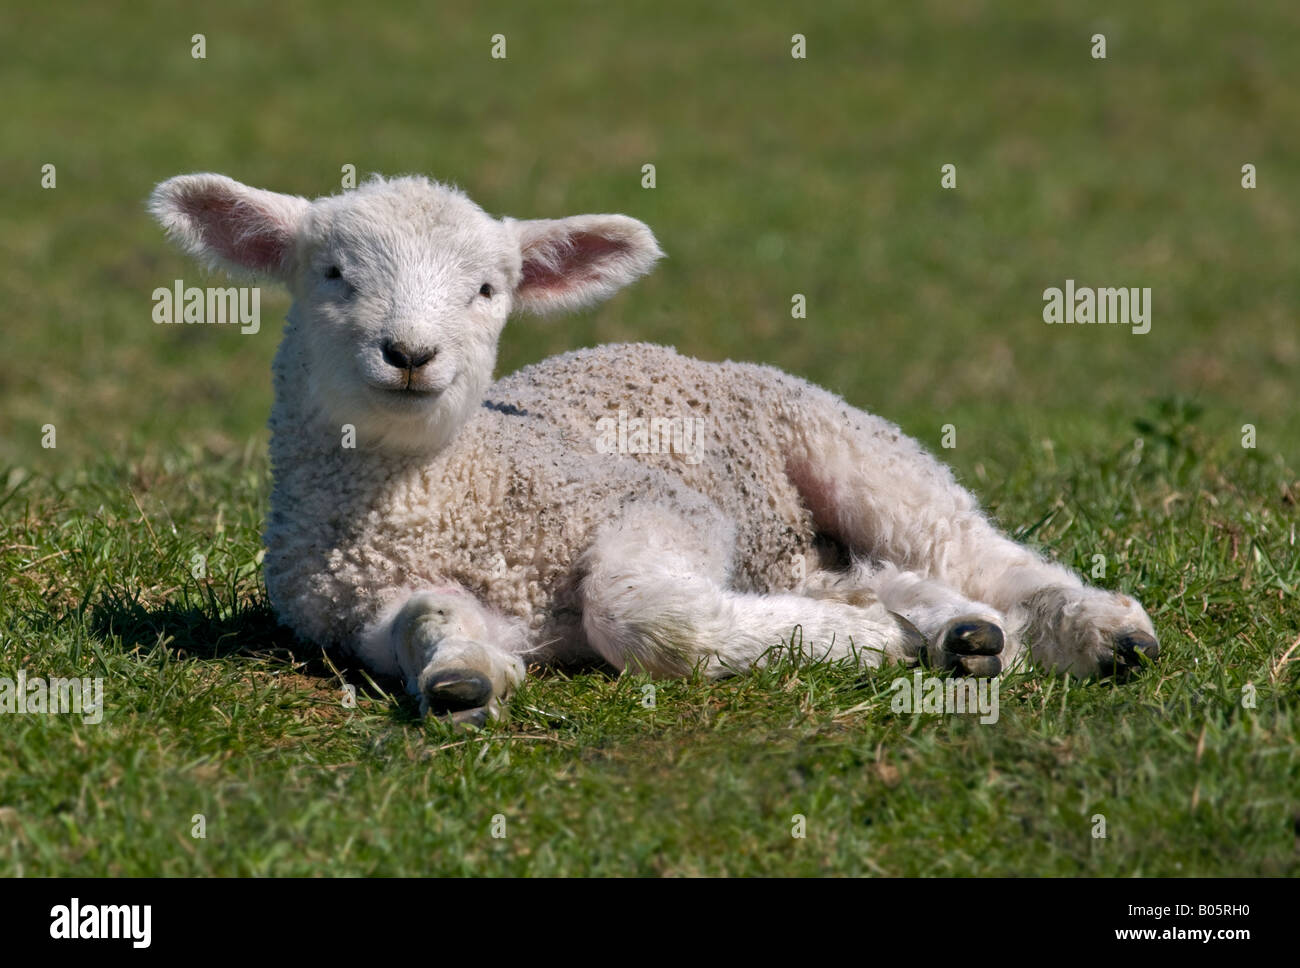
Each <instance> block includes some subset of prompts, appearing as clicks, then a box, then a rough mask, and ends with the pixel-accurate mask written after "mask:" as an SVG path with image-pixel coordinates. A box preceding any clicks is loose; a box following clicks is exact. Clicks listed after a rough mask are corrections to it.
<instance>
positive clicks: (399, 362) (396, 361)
mask: <svg viewBox="0 0 1300 968" xmlns="http://www.w3.org/2000/svg"><path fill="white" fill-rule="evenodd" d="M379 351H380V352H381V353H383V354H384V362H385V363H387V364H388V365H389V366H395V367H397V368H398V369H399V370H405V369H407V368H408V367H410V365H411V354H410V351H408V350H407V348H406V347H405V346H403V345H402V344H401V343H394V342H393V341H392V340H385V341H384V345H383V346H381V347H380V348H379Z"/></svg>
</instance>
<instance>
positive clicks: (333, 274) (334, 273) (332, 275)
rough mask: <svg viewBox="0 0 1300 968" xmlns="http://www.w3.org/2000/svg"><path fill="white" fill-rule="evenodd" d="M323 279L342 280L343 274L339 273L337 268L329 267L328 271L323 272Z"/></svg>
mask: <svg viewBox="0 0 1300 968" xmlns="http://www.w3.org/2000/svg"><path fill="white" fill-rule="evenodd" d="M325 278H326V279H342V278H343V273H342V272H340V271H339V267H338V266H330V267H329V268H328V269H326V270H325Z"/></svg>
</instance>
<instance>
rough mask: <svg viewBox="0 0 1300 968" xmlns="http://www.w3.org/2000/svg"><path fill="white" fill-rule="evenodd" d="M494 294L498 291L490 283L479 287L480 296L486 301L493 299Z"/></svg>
mask: <svg viewBox="0 0 1300 968" xmlns="http://www.w3.org/2000/svg"><path fill="white" fill-rule="evenodd" d="M494 292H496V290H495V289H493V288H492V283H490V282H485V283H483V285H481V286H479V287H478V294H479V295H480V296H482V297H483V298H484V299H491V298H492V293H494Z"/></svg>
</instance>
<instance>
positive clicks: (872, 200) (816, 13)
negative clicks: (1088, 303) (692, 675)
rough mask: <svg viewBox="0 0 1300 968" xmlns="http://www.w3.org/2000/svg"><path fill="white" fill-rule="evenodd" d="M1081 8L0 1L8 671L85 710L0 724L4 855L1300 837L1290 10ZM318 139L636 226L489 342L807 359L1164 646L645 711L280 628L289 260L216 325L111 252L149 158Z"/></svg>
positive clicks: (970, 870) (1064, 849)
mask: <svg viewBox="0 0 1300 968" xmlns="http://www.w3.org/2000/svg"><path fill="white" fill-rule="evenodd" d="M1084 7H1085V5H1081V4H1074V3H1067V2H1064V0H1061V2H1049V3H1028V2H1025V3H1005V4H1003V3H983V2H967V0H944V2H925V3H918V4H886V3H874V2H872V3H858V2H852V3H850V2H845V3H827V4H803V5H782V4H777V3H768V2H762V3H759V2H746V3H740V2H736V3H729V4H728V3H724V4H715V5H708V9H704V8H703V5H697V4H687V3H681V4H672V3H669V4H665V3H663V2H661V0H656V2H649V0H644V2H643V0H632V2H628V3H620V4H617V5H611V4H596V3H594V2H593V3H554V4H530V5H522V4H519V5H509V6H508V5H501V4H491V3H488V4H484V3H471V2H455V3H439V4H436V5H428V4H416V3H409V4H406V3H396V4H390V5H387V6H386V7H385V8H384V13H383V14H382V15H380V14H378V13H376V12H375V8H373V7H370V6H368V5H365V4H355V3H342V2H339V3H323V4H319V5H313V6H312V7H310V8H308V7H307V6H306V5H303V6H302V7H297V6H295V7H288V6H287V5H286V7H285V9H279V8H269V7H267V6H266V5H263V4H256V3H244V2H234V3H230V4H227V5H225V6H223V7H222V8H220V9H219V10H218V9H217V8H212V7H199V8H196V11H195V12H193V13H187V12H185V11H182V10H178V9H177V8H176V6H175V5H171V4H162V3H131V4H127V3H112V2H108V3H97V4H85V5H83V6H82V7H81V8H80V9H78V8H76V7H75V6H73V5H56V4H37V5H26V6H23V7H21V8H19V7H15V8H14V9H12V10H9V11H7V12H6V16H5V20H6V29H5V30H3V31H0V89H2V90H4V91H5V92H6V95H7V97H6V109H5V111H4V112H0V148H2V149H3V150H2V151H0V175H2V176H3V177H0V305H3V307H4V309H3V313H4V317H5V322H4V327H3V335H4V341H5V342H4V350H3V353H0V582H2V585H0V677H3V676H8V677H13V676H15V675H16V673H17V672H18V671H20V670H22V671H25V672H26V674H27V675H29V676H45V677H50V676H61V675H80V676H101V677H103V679H104V689H105V706H106V710H105V714H104V717H103V722H102V723H101V724H98V725H90V724H86V723H83V722H82V721H81V720H80V719H79V718H77V717H73V716H39V715H4V716H0V873H8V874H25V875H51V874H74V873H75V874H82V875H85V874H134V875H141V874H174V875H189V874H277V875H285V874H300V875H315V874H664V875H699V874H704V875H714V874H781V875H788V874H823V873H837V874H886V875H897V874H910V875H927V874H1057V875H1078V874H1101V875H1136V874H1141V875H1175V876H1179V875H1221V874H1223V875H1232V874H1273V875H1281V874H1290V875H1295V874H1296V873H1300V754H1298V753H1297V738H1298V737H1300V701H1298V700H1297V687H1298V685H1300V648H1298V647H1296V643H1297V642H1298V641H1300V610H1297V604H1296V597H1297V593H1298V592H1300V555H1298V554H1297V546H1296V530H1297V516H1298V514H1297V501H1298V500H1300V474H1297V471H1296V457H1297V453H1298V452H1300V450H1298V448H1300V420H1298V419H1296V415H1295V410H1296V407H1295V402H1294V399H1295V392H1296V386H1297V377H1298V374H1297V370H1298V368H1300V326H1297V319H1296V309H1297V307H1298V306H1300V271H1297V269H1298V267H1297V258H1296V255H1295V253H1296V246H1295V240H1296V238H1297V236H1300V216H1298V215H1297V204H1296V203H1297V201H1298V200H1300V166H1297V165H1296V164H1295V159H1296V157H1297V156H1298V155H1300V57H1297V56H1296V53H1297V48H1296V45H1295V37H1296V36H1297V30H1298V29H1300V8H1297V7H1296V6H1295V4H1293V3H1288V2H1284V0H1277V2H1259V3H1252V4H1248V5H1236V4H1227V3H1223V4H1212V3H1203V2H1179V0H1160V2H1157V3H1149V4H1140V5H1133V4H1124V3H1118V2H1116V3H1110V4H1095V5H1086V9H1084ZM198 33H202V34H204V35H205V39H206V57H205V58H203V59H195V58H194V57H192V56H191V46H192V41H191V38H192V36H193V35H194V34H198ZM498 33H500V34H504V35H505V36H506V39H507V45H508V46H507V54H508V55H507V57H506V58H505V59H504V60H500V59H493V58H492V57H491V56H490V50H491V45H492V39H491V38H492V36H493V35H494V34H498ZM795 33H801V34H804V35H805V36H806V38H807V57H806V58H804V59H795V58H792V57H791V56H790V49H791V35H792V34H795ZM1095 33H1103V34H1105V36H1106V38H1107V57H1106V58H1105V59H1104V60H1098V59H1094V58H1093V57H1091V56H1090V49H1091V47H1092V41H1091V37H1092V35H1093V34H1095ZM348 164H351V165H355V166H356V169H357V171H358V172H359V173H360V174H361V175H362V176H363V177H364V175H365V174H366V173H368V172H371V171H381V172H385V173H390V174H391V173H397V172H405V171H417V172H423V173H427V174H431V175H434V176H436V177H439V178H442V179H445V180H450V181H454V182H456V183H458V184H460V185H461V186H462V187H464V188H465V189H466V190H467V191H469V192H470V194H471V195H472V196H473V197H475V198H476V199H477V200H478V201H479V202H481V203H482V204H483V205H484V206H485V207H486V208H487V209H489V210H490V211H494V212H500V213H510V214H513V215H518V216H520V217H548V216H558V215H564V214H572V213H577V212H587V211H622V212H627V213H629V214H632V215H634V216H636V217H638V218H641V219H643V220H644V221H646V222H647V223H649V224H650V225H651V226H652V227H653V228H654V229H655V231H656V233H657V234H658V236H659V239H660V241H661V243H662V245H663V247H664V248H665V250H666V251H667V252H668V254H669V258H668V259H667V260H665V262H663V263H662V264H661V266H660V268H659V269H658V270H657V271H656V273H655V274H654V275H652V276H650V277H649V278H647V279H646V280H643V281H642V282H640V283H638V284H637V285H636V286H635V287H633V288H632V289H630V290H628V291H627V292H626V293H624V294H622V295H620V296H619V297H617V298H616V299H614V300H613V301H612V302H610V303H608V304H606V305H605V306H603V307H601V308H599V309H598V310H594V311H591V312H588V313H586V314H583V315H579V316H575V317H569V318H565V319H558V320H552V321H548V322H539V321H536V320H531V319H520V320H517V321H515V322H513V323H512V324H511V325H510V326H509V327H508V328H507V330H506V333H505V336H504V338H503V343H502V354H501V364H500V368H501V370H502V372H505V371H508V370H511V369H514V368H516V367H518V366H520V365H523V364H525V363H528V362H531V361H534V360H537V359H540V358H542V357H544V356H547V355H549V354H552V353H555V352H560V351H563V350H566V349H571V348H576V347H579V346H585V345H590V344H594V343H599V342H610V341H617V340H623V339H629V338H636V339H649V340H654V341H658V342H663V343H671V344H674V345H676V346H678V347H679V348H680V349H682V350H683V351H684V352H688V353H691V354H694V355H697V356H701V357H704V358H708V359H724V358H733V359H748V360H757V361H763V362H769V363H773V364H776V365H779V366H782V367H784V368H786V369H789V370H791V371H793V372H796V373H799V374H800V375H802V376H805V377H807V378H809V379H812V380H814V381H816V382H819V383H822V384H823V385H826V386H828V387H830V388H832V389H834V390H835V391H836V392H839V393H841V394H843V395H844V396H845V397H846V398H847V399H848V400H849V401H850V402H852V403H854V404H857V405H859V406H863V407H866V408H869V409H872V410H875V411H877V412H880V413H882V414H885V415H887V416H889V417H890V418H892V419H894V420H897V421H898V422H899V423H900V424H901V425H902V426H903V428H904V429H905V430H907V431H908V432H909V433H912V434H914V435H915V436H917V437H918V438H920V439H921V440H923V441H925V442H926V443H927V444H928V445H929V446H931V447H934V448H935V449H936V450H938V451H939V452H940V453H941V454H942V456H943V457H944V458H945V459H947V460H949V461H950V462H951V463H952V464H953V466H954V467H955V468H956V470H957V472H958V474H959V475H960V476H961V478H962V479H963V480H964V481H965V482H966V483H967V484H968V485H970V486H971V487H972V488H973V489H974V490H975V491H976V492H977V493H978V494H979V495H980V497H981V499H982V500H983V501H984V502H985V504H986V506H987V507H989V508H990V510H991V511H992V513H993V514H994V515H995V516H996V517H997V519H998V520H999V521H1000V522H1001V523H1002V524H1003V526H1004V527H1006V528H1007V529H1008V530H1009V531H1011V532H1013V533H1015V534H1017V535H1018V536H1019V537H1021V538H1023V539H1025V540H1028V541H1030V542H1032V543H1034V544H1035V545H1036V546H1038V547H1041V548H1043V549H1044V550H1046V551H1047V552H1048V553H1049V554H1051V555H1052V556H1054V557H1055V558H1057V559H1059V560H1061V561H1063V562H1066V563H1068V564H1070V565H1072V566H1075V567H1077V568H1080V569H1083V570H1085V571H1088V572H1091V571H1092V569H1093V567H1094V563H1095V561H1096V558H1095V556H1097V555H1101V556H1104V560H1105V574H1104V577H1100V578H1098V579H1097V581H1098V582H1099V583H1100V584H1103V585H1106V586H1108V587H1114V588H1121V589H1125V590H1128V591H1131V592H1134V593H1135V594H1137V595H1139V596H1140V597H1141V598H1142V600H1143V601H1144V602H1145V603H1146V605H1147V607H1148V610H1149V611H1150V613H1151V615H1152V617H1153V619H1154V621H1155V623H1156V627H1157V629H1158V630H1159V633H1160V635H1161V639H1162V646H1163V654H1162V658H1161V662H1160V665H1159V667H1158V668H1157V669H1155V670H1152V671H1151V672H1150V673H1149V674H1147V675H1146V676H1144V677H1143V678H1141V679H1140V680H1138V681H1135V682H1132V683H1129V684H1126V685H1115V684H1113V683H1088V684H1080V683H1077V682H1075V683H1070V682H1067V681H1065V680H1063V679H1052V678H1048V677H1044V676H1013V677H1009V678H1007V679H1006V680H1005V681H1004V682H1003V683H1002V685H1001V693H1000V699H1001V715H1000V718H999V720H998V722H997V723H996V724H992V725H980V724H979V723H978V722H977V721H976V720H975V719H974V718H972V717H968V716H938V715H918V716H911V715H901V714H896V713H893V712H891V709H890V698H891V690H890V683H891V681H892V680H893V679H894V678H895V676H896V675H897V672H896V671H893V670H881V671H878V672H871V673H863V672H861V671H859V670H857V669H850V668H835V667H808V666H799V665H797V664H792V663H785V664H779V665H776V666H773V667H771V668H769V669H766V670H764V671H762V672H760V673H758V674H756V675H754V676H751V677H748V678H743V679H737V680H732V681H728V682H723V683H716V684H709V683H706V682H675V683H664V684H659V686H658V690H657V694H656V702H655V707H654V708H653V709H648V708H646V707H645V706H644V705H643V703H642V698H643V695H644V693H643V686H644V685H645V683H644V682H643V681H641V680H639V679H636V678H632V677H624V678H613V677H611V676H609V675H606V674H603V673H600V672H591V673H589V674H583V675H574V676H563V675H555V674H551V675H545V676H542V677H540V678H536V679H533V680H532V681H530V682H529V683H528V685H527V686H526V687H525V689H524V690H523V692H522V693H521V694H519V696H518V697H517V698H516V699H515V700H514V702H513V703H512V705H511V707H510V717H509V719H508V720H507V721H504V722H500V723H497V724H494V725H492V726H491V727H490V728H488V729H487V730H485V731H483V732H477V733H475V732H453V731H451V730H450V728H448V727H446V726H444V725H442V724H439V723H436V722H422V721H421V720H420V719H419V717H418V716H417V715H416V710H415V708H414V706H413V704H412V703H411V702H410V701H408V700H406V699H405V698H401V697H398V696H395V695H393V694H392V693H391V688H392V684H391V683H373V682H371V681H369V680H368V679H367V678H366V676H365V675H364V673H363V672H362V671H361V670H359V669H357V668H353V667H348V666H343V667H339V666H336V665H334V664H332V663H331V662H329V661H328V660H327V659H325V658H324V657H323V656H321V655H319V654H317V652H315V651H314V650H312V649H310V648H307V647H304V646H301V645H298V644H295V643H294V641H293V639H292V637H291V636H290V635H288V634H287V633H286V632H285V631H284V630H283V629H278V628H277V627H276V625H275V622H274V619H273V617H272V616H271V614H270V611H269V609H268V607H267V604H266V595H265V588H264V586H263V584H262V580H261V576H260V569H259V563H260V560H261V556H260V528H261V522H262V519H263V516H264V514H265V511H266V502H267V494H268V467H267V461H266V458H265V453H264V452H265V444H266V436H267V435H266V431H265V428H264V424H265V419H266V415H267V412H268V410H269V406H270V379H269V365H270V358H271V355H272V353H273V350H274V347H275V343H276V339H277V333H278V323H277V321H278V320H279V319H280V318H281V317H282V315H283V312H284V310H285V309H286V308H287V302H286V300H285V298H284V297H283V295H281V294H278V293H275V294H273V291H272V290H270V289H267V290H266V291H265V292H264V294H263V303H262V311H263V320H264V324H263V327H262V330H261V332H260V333H258V334H257V335H248V336H245V335H240V334H239V333H238V332H237V330H235V329H233V328H230V329H224V328H215V327H184V326H181V327H175V326H171V327H169V326H157V325H155V324H154V323H153V322H152V321H151V310H152V301H151V295H150V294H151V293H152V291H153V290H154V289H155V288H156V287H158V286H170V285H171V284H172V281H173V280H175V279H178V278H179V279H184V280H186V283H187V284H188V285H208V284H209V282H207V281H204V276H203V275H202V273H200V272H199V271H198V270H197V269H196V268H194V267H193V266H192V265H191V264H189V263H187V262H186V261H185V260H184V259H183V258H182V257H181V256H180V255H179V254H178V253H177V252H175V251H173V250H172V249H170V248H169V247H168V246H167V245H166V244H165V242H164V241H163V239H162V237H161V233H160V231H159V229H158V228H157V227H156V226H155V225H154V224H153V223H152V222H151V221H150V220H149V219H148V217H147V215H146V213H145V211H144V206H143V203H144V199H145V198H146V196H147V195H148V192H149V190H150V189H151V187H152V186H153V185H154V184H155V183H156V182H158V181H160V180H162V179H163V178H165V177H168V176H170V175H173V174H176V173H179V172H186V171H197V170H213V171H220V172H224V173H226V174H229V175H232V176H233V177H236V178H238V179H240V180H241V181H245V182H248V183H250V184H255V185H261V186H265V187H268V188H273V189H275V190H278V191H289V192H296V193H300V194H304V195H319V194H326V193H330V192H333V191H335V190H337V189H338V186H339V181H340V170H341V168H342V166H344V165H348ZM645 164H654V165H655V166H656V177H657V184H656V187H654V188H653V189H645V188H642V187H641V177H642V174H641V167H642V165H645ZM945 164H953V165H955V166H956V171H957V187H956V188H955V189H950V190H945V189H943V188H941V186H940V167H941V166H942V165H945ZM1246 164H1252V165H1254V166H1255V168H1256V171H1257V179H1258V182H1257V187H1255V188H1253V189H1246V188H1243V187H1242V183H1241V179H1242V174H1241V170H1242V166H1243V165H1246ZM45 165H53V166H55V173H56V179H57V180H56V183H55V186H54V187H52V188H43V187H42V166H45ZM213 278H214V279H215V278H216V277H213ZM1066 279H1074V280H1076V281H1077V282H1078V284H1079V285H1090V286H1136V287H1150V288H1151V290H1152V306H1153V311H1152V325H1151V330H1150V332H1149V333H1147V334H1145V335H1134V334H1132V333H1130V332H1128V331H1127V329H1126V328H1125V327H1096V326H1094V327H1065V326H1048V325H1046V324H1044V322H1043V320H1042V316H1041V314H1042V309H1043V299H1042V293H1043V290H1044V289H1046V288H1047V287H1050V286H1058V287H1059V286H1063V285H1064V283H1065V280H1066ZM212 284H215V282H214V283H212ZM794 293H802V294H804V295H805V296H806V297H807V303H808V313H807V318H806V319H792V318H791V313H790V307H791V297H792V295H793V294H794ZM949 424H951V425H952V427H953V428H954V429H955V434H956V446H955V447H953V448H948V449H944V448H941V446H940V444H941V437H942V429H941V428H943V427H944V426H945V425H949ZM47 425H53V427H54V428H55V435H56V436H55V442H56V446H54V447H47V446H42V441H43V438H46V441H47V442H48V434H47V432H46V429H45V428H46V427H47ZM1245 425H1250V426H1251V427H1252V428H1254V433H1255V441H1254V443H1255V446H1253V447H1245V446H1243V436H1244V434H1245V433H1246V431H1244V430H1243V427H1244V426H1245ZM195 555H203V556H205V558H206V562H207V565H206V573H205V575H204V577H202V578H195V577H194V576H193V574H192V563H193V561H194V556H195ZM345 683H351V684H354V685H355V686H356V687H357V688H358V694H357V700H356V703H355V704H354V705H349V704H345V703H344V702H343V697H344V695H345V692H344V684H345ZM1098 814H1100V815H1102V816H1104V818H1105V827H1106V830H1105V837H1098V836H1094V834H1095V833H1096V832H1097V831H1098V829H1099V828H1098V822H1097V821H1096V820H1095V819H1094V818H1095V817H1096V815H1098ZM195 815H202V816H203V818H204V822H205V823H206V837H203V838H196V837H194V836H192V833H193V827H194V824H195V822H196V821H195V819H194V818H195ZM795 815H801V816H803V817H804V818H806V819H805V822H806V836H805V837H802V838H796V837H793V836H792V826H793V824H794V820H793V819H792V818H793V817H794V816H795ZM494 818H496V819H495V821H494ZM502 819H503V820H504V824H505V834H506V835H505V836H504V837H494V836H492V834H493V826H494V822H495V823H496V824H497V831H496V832H498V833H500V832H501V830H500V824H501V822H502Z"/></svg>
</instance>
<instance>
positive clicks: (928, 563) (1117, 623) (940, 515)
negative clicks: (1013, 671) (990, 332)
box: [787, 395, 1159, 678]
mask: <svg viewBox="0 0 1300 968" xmlns="http://www.w3.org/2000/svg"><path fill="white" fill-rule="evenodd" d="M801 416H802V417H803V420H802V422H801V423H800V424H799V426H798V427H797V428H796V430H795V431H794V432H793V435H792V441H791V445H790V449H789V454H788V458H787V467H788V469H789V473H790V476H791V479H792V481H793V482H794V483H795V485H796V487H797V488H798V489H799V491H800V493H801V495H802V496H803V498H804V500H805V502H806V503H807V505H808V507H809V508H810V510H811V511H812V512H813V516H814V519H815V521H816V523H817V526H818V528H819V529H821V530H822V531H823V532H825V533H827V534H829V535H832V536H834V537H835V538H837V539H838V540H839V541H841V542H842V543H843V544H844V545H845V546H846V547H847V548H848V549H849V550H850V551H851V552H852V553H853V554H854V555H855V556H858V557H861V558H864V559H867V560H869V561H871V562H875V563H881V562H885V563H890V564H893V565H895V566H896V567H897V568H898V569H899V570H900V571H904V572H915V573H917V574H919V575H921V576H923V577H925V578H929V579H935V580H937V581H938V582H940V583H941V584H942V585H946V586H948V587H949V588H952V589H955V590H956V591H957V592H958V593H960V595H962V596H964V597H965V598H967V599H969V600H970V601H972V602H979V603H986V604H987V605H988V606H991V607H992V608H993V609H995V610H996V611H998V612H1000V613H1002V614H1003V615H1004V616H1006V623H1005V625H1004V626H1003V631H1004V634H1005V635H1006V637H1007V638H1008V639H1011V640H1013V641H1014V640H1017V639H1020V638H1023V639H1024V640H1025V641H1026V642H1028V644H1029V646H1030V650H1031V654H1032V656H1033V658H1034V660H1035V662H1036V663H1037V664H1040V665H1041V666H1043V667H1045V668H1047V669H1050V670H1060V671H1065V670H1068V671H1070V672H1072V673H1074V674H1075V675H1077V676H1079V677H1081V678H1086V677H1088V676H1095V675H1110V674H1116V673H1126V672H1129V671H1132V670H1134V669H1137V668H1139V667H1140V666H1141V664H1142V663H1143V662H1144V661H1146V660H1148V659H1155V658H1156V656H1157V655H1158V654H1159V645H1158V644H1157V641H1156V635H1155V628H1154V626H1153V625H1152V623H1151V619H1150V618H1149V617H1148V616H1147V614H1146V611H1145V610H1144V609H1143V608H1142V606H1141V605H1140V604H1139V603H1138V602H1137V601H1136V600H1134V599H1133V598H1131V597H1129V596H1127V595H1122V594H1117V593H1113V592H1108V591H1105V590H1103V589H1098V588H1091V587H1088V586H1087V585H1085V584H1084V582H1083V580H1082V579H1081V578H1080V577H1079V576H1078V575H1076V574H1075V573H1073V572H1072V571H1070V570H1069V569H1067V568H1064V567H1062V566H1061V565H1058V564H1055V563H1053V562H1049V561H1047V560H1045V559H1044V558H1043V557H1042V556H1040V555H1039V554H1037V553H1035V552H1034V551H1032V550H1031V549H1029V548H1027V547H1025V546H1023V545H1020V544H1017V543H1016V542H1014V541H1012V540H1011V539H1010V538H1008V537H1007V536H1006V535H1004V534H1002V533H1001V532H999V531H998V530H997V528H995V527H994V526H993V525H992V524H991V523H990V522H989V521H988V519H987V518H986V517H985V516H984V515H983V514H982V513H981V512H980V510H979V508H978V506H977V504H976V501H975V499H974V498H973V497H972V496H971V495H970V493H969V492H967V491H966V490H965V489H964V488H962V487H961V486H960V485H958V484H957V482H956V480H954V478H953V476H952V473H951V471H949V469H948V468H947V467H946V466H944V465H943V464H942V463H940V462H939V461H938V460H936V459H935V458H934V457H933V456H932V455H930V454H929V453H927V452H926V451H925V450H924V448H922V447H921V446H920V445H919V444H917V443H916V442H915V441H913V440H911V439H910V438H908V437H906V436H905V435H904V434H903V433H902V432H901V431H899V430H898V428H897V427H894V426H893V425H892V424H889V423H887V422H886V421H884V420H881V419H880V418H878V417H874V416H872V415H870V414H865V413H862V412H861V411H857V410H854V409H853V408H851V407H848V406H847V405H845V404H843V403H842V402H839V401H835V400H833V398H830V397H829V395H827V398H826V399H825V400H823V401H822V403H821V405H817V406H813V407H810V408H809V409H808V410H807V411H805V412H804V413H803V414H802V415H801Z"/></svg>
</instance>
